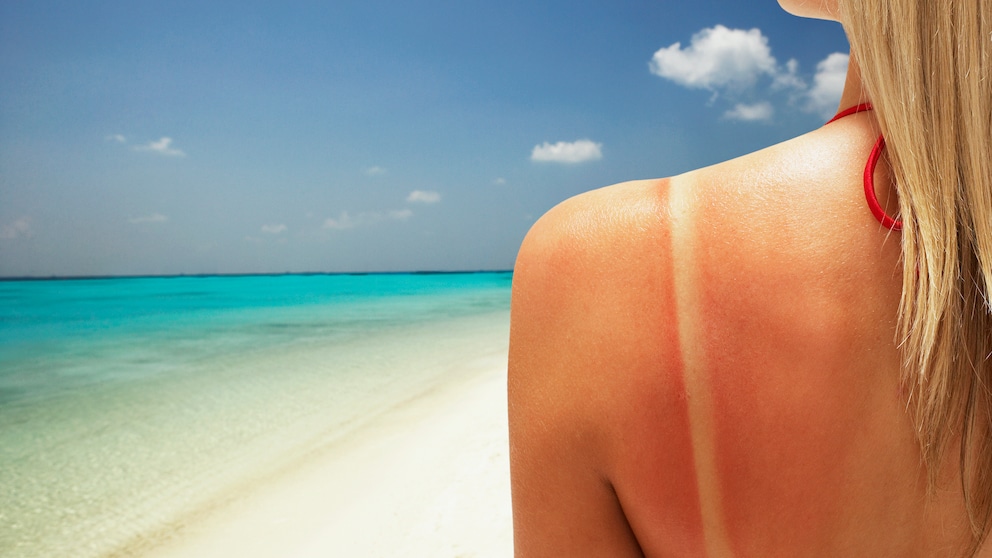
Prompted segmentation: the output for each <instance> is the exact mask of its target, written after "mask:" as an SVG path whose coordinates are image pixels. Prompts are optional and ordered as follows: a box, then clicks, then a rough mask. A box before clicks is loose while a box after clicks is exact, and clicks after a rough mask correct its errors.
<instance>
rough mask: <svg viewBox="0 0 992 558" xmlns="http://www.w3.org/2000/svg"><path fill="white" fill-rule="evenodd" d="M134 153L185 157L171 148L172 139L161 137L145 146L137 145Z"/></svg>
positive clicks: (182, 153)
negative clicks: (144, 152) (147, 152)
mask: <svg viewBox="0 0 992 558" xmlns="http://www.w3.org/2000/svg"><path fill="white" fill-rule="evenodd" d="M134 150H135V151H150V152H152V153H158V154H159V155H165V156H167V157H185V156H186V153H184V152H183V151H182V150H180V149H176V148H175V147H172V138H169V137H163V138H160V139H159V140H158V141H153V142H149V143H147V144H146V145H137V146H135V147H134Z"/></svg>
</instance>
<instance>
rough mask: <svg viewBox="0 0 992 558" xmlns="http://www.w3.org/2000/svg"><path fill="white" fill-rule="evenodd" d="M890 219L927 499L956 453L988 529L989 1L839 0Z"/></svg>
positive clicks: (902, 339)
mask: <svg viewBox="0 0 992 558" xmlns="http://www.w3.org/2000/svg"><path fill="white" fill-rule="evenodd" d="M840 9H841V14H842V19H843V21H844V22H845V30H846V32H847V34H848V38H849V40H850V42H851V49H852V56H853V57H854V58H855V59H856V60H857V61H858V63H859V64H860V67H861V72H862V80H863V82H864V84H865V89H866V91H867V94H868V95H869V97H870V100H871V102H872V104H873V106H874V107H875V112H876V116H877V118H878V121H879V124H880V126H881V128H882V133H883V134H884V135H885V139H886V150H887V153H888V156H889V159H890V161H891V163H892V168H893V176H894V177H895V181H896V184H897V188H898V192H899V211H900V215H901V219H902V221H903V231H902V249H903V258H904V261H903V287H902V298H901V303H900V308H899V327H898V335H899V339H898V342H899V344H900V348H901V352H902V355H903V381H904V384H905V386H906V387H907V390H908V392H909V393H910V402H909V403H910V409H911V410H912V416H913V419H914V421H915V426H916V429H917V436H918V439H919V442H920V447H921V452H922V458H923V462H924V464H925V465H926V468H927V472H928V488H929V490H930V492H931V493H933V491H934V490H935V489H936V487H937V484H938V481H939V479H938V471H939V470H940V469H941V464H942V463H944V462H945V458H947V457H948V455H947V453H948V452H949V451H953V450H955V449H958V447H960V452H961V454H960V463H961V483H962V489H963V492H964V497H965V506H966V509H967V511H968V517H969V520H970V522H971V530H972V535H973V541H972V542H973V548H972V551H973V552H974V551H976V550H977V549H978V547H979V546H980V545H981V544H982V542H983V540H984V539H985V538H986V537H987V535H988V533H989V529H990V526H992V440H990V438H992V423H990V421H992V414H990V410H992V355H990V353H992V306H990V295H992V164H990V159H992V0H840Z"/></svg>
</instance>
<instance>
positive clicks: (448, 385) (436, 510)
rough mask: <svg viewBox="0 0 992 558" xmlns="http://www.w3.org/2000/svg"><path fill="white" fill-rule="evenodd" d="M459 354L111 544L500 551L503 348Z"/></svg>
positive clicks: (280, 550)
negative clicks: (210, 501)
mask: <svg viewBox="0 0 992 558" xmlns="http://www.w3.org/2000/svg"><path fill="white" fill-rule="evenodd" d="M465 365H466V368H468V370H466V373H464V374H459V375H458V376H457V377H455V378H451V379H450V380H448V381H446V382H444V383H442V384H439V385H436V386H434V387H432V388H431V389H429V390H427V391H426V392H424V393H421V394H418V395H416V396H413V397H411V398H410V399H407V400H405V401H402V402H400V403H398V404H397V405H394V406H392V407H390V408H389V409H387V410H385V411H383V412H382V413H379V414H378V415H376V416H374V417H371V418H369V419H368V420H367V421H365V422H364V423H363V424H361V425H357V426H356V428H355V429H353V430H352V431H351V432H349V433H348V434H347V435H345V436H343V437H342V438H341V439H340V440H338V441H336V442H335V443H333V444H331V445H330V446H328V447H326V448H322V449H319V450H315V451H314V452H313V454H312V455H310V456H308V457H307V458H306V459H303V460H302V461H301V462H299V463H297V464H295V465H293V466H291V467H287V468H286V469H285V470H284V471H282V472H281V473H280V474H278V475H276V476H275V477H274V478H269V479H266V480H265V482H264V483H260V484H259V485H258V486H253V487H250V488H247V487H246V489H245V490H244V491H243V492H242V493H241V494H239V495H237V496H235V497H233V498H232V499H230V500H228V501H227V502H226V503H224V504H223V505H221V506H219V507H216V508H214V509H212V510H210V511H209V512H207V513H203V514H202V515H197V516H194V517H190V518H188V519H187V520H185V521H184V522H183V524H181V525H178V526H175V527H174V528H173V529H172V530H171V532H170V533H169V534H168V535H166V534H165V533H162V534H161V535H160V536H158V537H153V538H152V539H151V540H149V539H145V540H144V541H133V543H132V544H129V545H126V546H125V547H123V548H120V549H119V550H118V552H115V553H114V554H115V555H133V554H140V555H144V556H149V557H153V558H170V557H184V558H186V557H198V556H203V557H207V556H240V557H263V556H265V557H268V556H280V557H310V556H338V555H341V556H411V557H428V556H431V557H433V556H462V555H466V556H468V555H471V556H492V557H497V556H510V555H512V523H511V515H510V485H509V456H508V449H509V448H508V437H507V427H506V397H505V386H506V359H505V354H502V353H501V354H497V355H487V356H485V357H482V358H478V359H475V360H473V361H472V362H468V363H465ZM150 543H157V544H154V545H153V546H152V544H150Z"/></svg>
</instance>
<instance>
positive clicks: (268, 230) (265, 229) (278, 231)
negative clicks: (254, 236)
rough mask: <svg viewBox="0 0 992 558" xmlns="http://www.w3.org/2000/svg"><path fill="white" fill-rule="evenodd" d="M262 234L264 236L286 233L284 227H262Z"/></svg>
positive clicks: (279, 225) (280, 225)
mask: <svg viewBox="0 0 992 558" xmlns="http://www.w3.org/2000/svg"><path fill="white" fill-rule="evenodd" d="M262 232H263V233H266V234H282V233H284V232H286V225H283V224H282V223H280V224H278V225H262Z"/></svg>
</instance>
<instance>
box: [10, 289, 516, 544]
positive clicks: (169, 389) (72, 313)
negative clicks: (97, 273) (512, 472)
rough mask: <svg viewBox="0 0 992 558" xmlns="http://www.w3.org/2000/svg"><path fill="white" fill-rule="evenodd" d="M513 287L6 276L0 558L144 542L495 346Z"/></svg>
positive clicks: (501, 343)
mask: <svg viewBox="0 0 992 558" xmlns="http://www.w3.org/2000/svg"><path fill="white" fill-rule="evenodd" d="M510 277H511V275H510V274H509V273H477V274H409V275H408V274H386V275H303V276H293V275H286V276H244V277H175V278H127V279H92V280H65V281H0V471H2V473H0V474H2V477H3V482H2V483H0V555H3V556H52V555H67V556H68V555H72V556H100V555H108V554H114V553H126V554H130V553H135V552H140V550H141V549H142V548H147V547H148V546H150V545H153V544H154V543H155V541H156V540H159V539H161V538H163V537H167V536H168V535H169V533H170V532H172V531H174V530H175V529H177V528H180V527H182V524H183V523H184V522H186V521H191V518H193V517H195V515H196V514H198V513H206V512H207V511H209V509H210V508H211V507H212V506H217V505H222V504H223V503H224V502H225V501H228V500H230V499H231V498H235V497H236V494H237V493H238V492H239V491H243V490H244V489H245V488H246V487H250V486H252V485H254V484H258V483H261V482H264V480H265V478H266V477H267V476H271V475H275V474H277V472H278V471H279V470H280V468H285V467H289V466H291V464H292V463H293V462H294V460H299V459H303V456H304V455H306V454H307V453H308V452H313V451H316V450H317V449H320V448H326V447H327V446H329V445H333V443H334V440H335V439H336V438H337V437H339V436H341V435H342V433H344V432H347V431H349V429H352V428H354V427H356V426H357V425H359V424H361V422H362V421H363V420H364V419H365V418H367V417H369V416H372V415H374V414H375V413H376V412H379V411H381V410H382V409H384V408H387V407H388V406H390V405H393V404H396V402H398V401H400V400H402V399H403V398H408V397H411V396H415V395H416V394H417V393H419V392H422V391H423V390H426V389H429V388H430V386H431V385H433V384H436V383H437V382H441V381H445V379H447V378H449V377H450V376H451V375H455V374H458V373H459V372H462V371H464V370H465V367H466V363H470V361H471V360H472V359H477V358H481V357H486V356H490V357H491V356H492V355H493V354H498V353H499V352H500V351H504V352H505V345H506V337H507V333H508V330H507V327H508V326H507V323H508V309H509V285H510Z"/></svg>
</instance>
